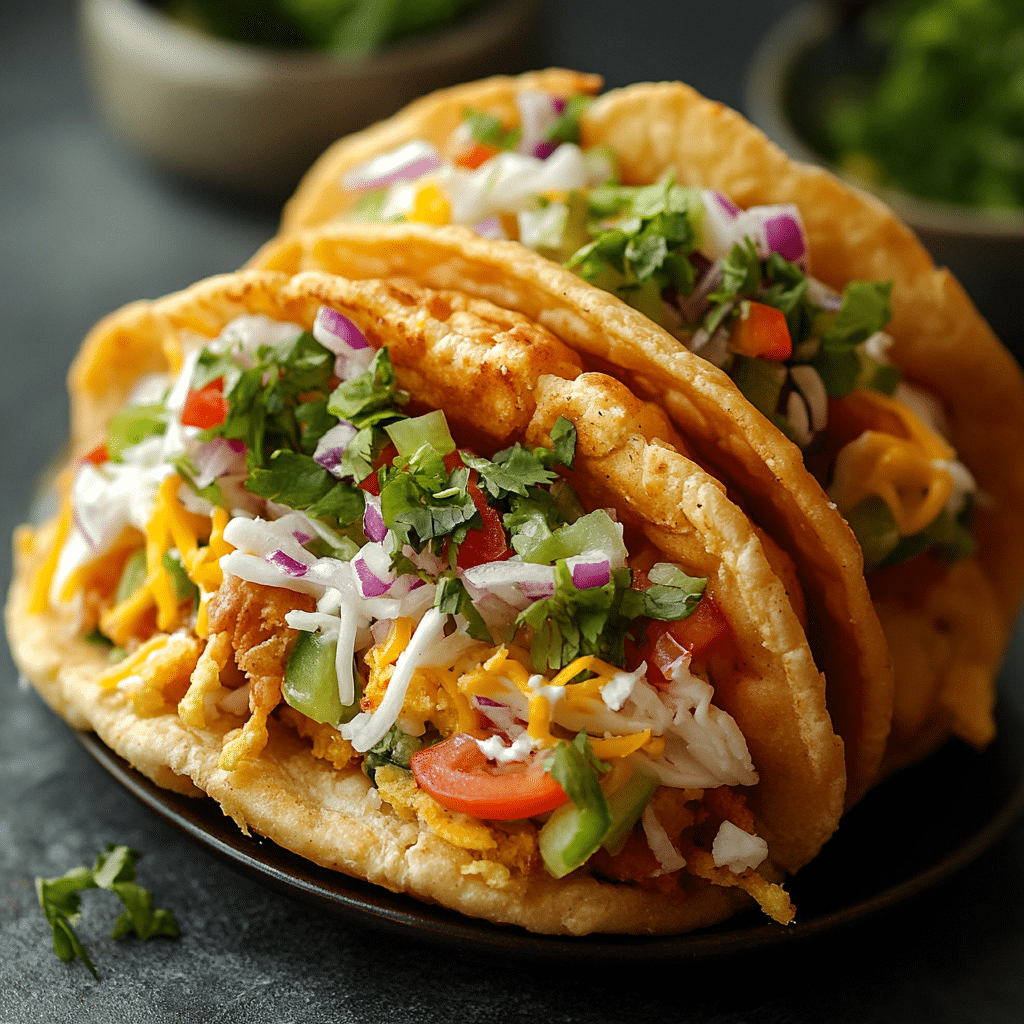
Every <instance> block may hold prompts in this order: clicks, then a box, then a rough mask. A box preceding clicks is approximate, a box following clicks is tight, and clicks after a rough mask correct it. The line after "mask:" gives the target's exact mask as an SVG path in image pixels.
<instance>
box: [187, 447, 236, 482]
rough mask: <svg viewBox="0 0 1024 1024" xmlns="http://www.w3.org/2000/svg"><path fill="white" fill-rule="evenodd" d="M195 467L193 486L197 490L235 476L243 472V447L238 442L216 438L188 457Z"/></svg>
mask: <svg viewBox="0 0 1024 1024" xmlns="http://www.w3.org/2000/svg"><path fill="white" fill-rule="evenodd" d="M190 461H191V462H192V465H193V466H194V467H195V470H196V476H195V480H194V481H193V482H194V483H195V486H196V488H197V489H198V490H202V489H203V488H204V487H209V485H210V484H212V483H213V482H214V480H218V479H220V477H222V476H227V475H229V474H230V475H232V476H233V475H236V474H238V473H241V472H244V470H245V445H244V444H243V443H242V442H241V441H238V440H228V439H227V438H223V437H216V438H214V439H213V440H212V441H208V442H206V443H205V444H201V445H200V446H199V447H198V448H197V449H196V450H195V451H194V452H193V453H192V454H191V456H190Z"/></svg>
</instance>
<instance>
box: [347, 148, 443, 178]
mask: <svg viewBox="0 0 1024 1024" xmlns="http://www.w3.org/2000/svg"><path fill="white" fill-rule="evenodd" d="M440 166H441V154H440V153H439V152H438V151H437V149H436V148H435V147H434V146H432V145H431V144H430V143H429V142H427V141H425V140H424V139H413V140H412V141H411V142H407V143H405V145H404V146H399V147H398V148H397V149H393V150H391V151H390V152H388V153H381V154H380V155H379V156H376V157H374V158H373V159H372V160H368V161H367V162H366V163H364V164H360V165H359V166H358V167H353V168H352V170H350V171H349V172H348V173H347V174H346V175H345V176H344V177H343V178H342V179H341V187H342V188H344V189H349V190H352V189H362V188H383V187H384V186H385V185H391V184H393V183H394V182H396V181H412V180H413V179H414V178H420V177H422V176H423V175H424V174H429V173H430V172H431V171H436V170H437V169H438V168H439V167H440Z"/></svg>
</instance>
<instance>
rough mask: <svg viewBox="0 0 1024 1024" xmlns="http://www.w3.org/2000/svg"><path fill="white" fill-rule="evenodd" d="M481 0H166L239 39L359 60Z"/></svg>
mask: <svg viewBox="0 0 1024 1024" xmlns="http://www.w3.org/2000/svg"><path fill="white" fill-rule="evenodd" d="M481 2H482V0H166V2H165V3H162V4H158V6H161V7H163V9H164V10H165V11H166V12H167V14H168V15H170V16H171V17H172V18H175V19H176V20H178V21H180V22H182V23H183V24H186V25H189V26H191V27H192V28H195V29H198V30H200V31H202V32H205V33H207V34H208V35H212V36H217V37H219V38H222V39H230V40H232V41H234V42H238V43H250V44H253V45H257V46H273V47H282V48H289V49H291V48H311V49H317V50H327V51H330V52H332V53H337V54H340V55H342V56H346V57H352V58H358V57H365V56H366V55H367V54H370V53H372V52H374V51H375V50H377V49H379V48H380V47H381V46H383V45H384V44H385V43H389V42H392V41H394V40H397V39H403V38H407V37H409V36H415V35H419V34H421V33H424V32H429V31H431V30H433V29H437V28H442V27H443V26H445V25H449V24H451V23H452V22H454V21H457V20H458V19H459V18H460V17H461V16H462V15H464V14H466V13H468V12H469V11H470V10H472V9H473V8H474V7H478V6H480V4H481Z"/></svg>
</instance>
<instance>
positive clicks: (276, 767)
mask: <svg viewBox="0 0 1024 1024" xmlns="http://www.w3.org/2000/svg"><path fill="white" fill-rule="evenodd" d="M71 390H72V402H73V409H74V416H73V420H74V442H75V454H74V457H73V459H72V461H70V462H69V463H68V465H67V466H66V467H65V470H64V473H63V476H62V483H61V489H62V493H63V510H62V512H61V513H60V515H58V516H57V517H56V518H55V519H54V520H53V521H51V522H50V523H48V524H46V525H44V526H42V527H40V528H38V529H31V528H28V527H25V528H23V530H22V531H21V532H20V533H19V535H18V537H17V543H16V548H17V570H16V579H15V582H14V585H13V588H12V591H11V595H10V598H9V602H8V607H7V625H8V633H9V637H10V642H11V646H12V650H13V651H14V653H15V657H16V659H17V661H18V664H19V666H20V667H21V669H22V670H23V671H24V672H25V674H26V675H27V676H28V677H29V678H30V679H31V680H32V681H33V682H34V683H35V685H36V686H37V687H38V689H39V690H40V692H41V693H42V694H43V696H44V697H45V699H46V700H47V701H48V702H49V703H50V705H51V706H52V707H54V708H55V709H56V710H57V711H59V712H60V713H61V714H62V715H63V716H64V717H65V718H66V719H67V720H68V721H69V722H70V723H71V724H73V725H75V726H76V727H78V728H91V729H94V730H95V731H96V732H97V733H98V734H99V736H100V737H101V738H102V739H103V741H104V742H105V743H106V744H108V745H109V746H110V747H111V748H112V749H113V750H115V751H116V752H117V753H119V754H120V755H121V756H122V757H124V758H126V759H127V760H128V761H129V762H130V763H131V764H132V765H133V766H135V767H136V768H137V769H138V770H139V771H141V772H143V773H144V774H146V775H147V776H148V777H150V778H152V779H153V780H154V781H156V782H157V783H158V784H160V785H162V786H165V787H168V788H172V789H175V790H177V791H179V792H183V793H190V794H193V795H200V794H203V793H205V794H207V795H209V796H211V797H212V798H213V799H215V800H217V801H218V802H219V803H220V805H221V807H222V808H223V810H224V812H225V814H227V815H230V816H231V817H232V818H234V820H235V821H236V822H237V823H238V824H239V826H240V827H241V828H243V829H247V830H248V829H251V830H252V831H254V832H257V833H259V834H261V835H264V836H267V837H269V838H270V839H273V840H274V841H275V842H277V843H279V844H280V845H282V846H285V847H287V848H288V849H291V850H293V851H295V852H297V853H299V854H301V855H302V856H305V857H307V858H309V859H311V860H313V861H316V862H317V863H319V864H322V865H324V866H327V867H330V868H333V869H336V870H338V871H342V872H345V873H347V874H350V875H355V876H358V877H361V878H366V879H369V880H370V881H372V882H375V883H377V884H380V885H384V886H387V887H388V888H390V889H392V890H395V891H400V892H407V893H410V894H411V895H414V896H417V897H419V898H421V899H425V900H429V901H433V902H437V903H440V904H442V905H444V906H447V907H451V908H453V909H456V910H459V911H461V912H463V913H466V914H470V915H473V916H477V917H483V918H486V919H488V920H491V921H496V922H505V923H515V924H519V925H522V926H524V927H526V928H529V929H532V930H535V931H542V932H562V933H570V934H582V933H586V932H591V931H619V932H672V931H684V930H687V929H690V928H695V927H701V926H704V925H708V924H711V923H713V922H715V921H719V920H722V919H723V918H725V917H727V916H729V915H730V914H731V913H732V912H733V911H735V910H736V909H738V908H740V907H742V906H744V905H745V904H748V903H749V902H750V898H751V897H753V899H754V900H756V901H757V902H758V903H760V905H761V906H762V907H763V908H764V910H765V911H766V912H767V913H768V914H769V915H770V916H771V917H773V918H774V919H775V920H778V921H780V922H783V923H785V922H788V921H789V920H791V919H792V916H793V908H792V907H791V906H790V903H789V899H788V897H787V896H786V893H785V891H784V889H783V888H782V886H781V883H782V882H783V880H784V874H785V873H786V872H790V871H794V870H796V869H798V868H799V867H800V866H801V865H803V864H805V863H806V862H807V861H808V860H809V859H811V858H812V857H813V856H814V855H815V854H816V853H817V851H818V850H819V849H820V847H821V845H822V844H823V843H824V842H825V841H826V840H827V839H828V837H829V836H830V835H831V834H832V832H833V830H834V829H835V827H836V825H837V823H838V820H839V816H840V813H841V811H842V807H843V792H844V782H845V771H844V763H843V753H842V742H841V741H840V740H839V738H838V737H836V735H835V733H834V732H833V729H832V727H831V723H830V720H829V715H828V712H827V709H826V706H825V689H824V682H823V680H822V677H821V674H820V673H819V671H818V670H817V668H816V666H815V664H814V661H813V658H812V655H811V652H810V649H809V648H808V645H807V641H806V638H805V635H804V631H803V628H802V626H801V624H800V620H799V614H798V613H799V607H794V601H795V594H794V597H792V598H791V596H790V595H789V594H788V593H787V587H786V585H785V584H784V583H783V581H782V578H780V575H779V574H780V573H781V574H783V575H787V576H788V575H790V574H791V573H790V571H789V570H787V568H786V566H787V560H786V557H785V555H784V554H783V553H782V552H781V551H780V550H779V549H778V548H777V547H776V546H775V545H774V544H773V543H772V542H771V540H770V539H769V538H768V537H767V536H765V535H763V534H761V533H759V531H758V530H757V529H756V528H755V527H754V526H753V525H752V524H751V522H750V521H749V519H748V518H747V516H746V515H745V514H744V513H743V511H742V510H741V509H739V508H738V507H737V506H736V505H734V504H733V503H732V502H731V501H730V500H729V498H728V497H727V495H726V491H725V488H724V486H723V485H722V484H721V483H719V482H718V481H717V480H716V479H714V478H713V477H711V476H709V475H708V474H707V473H706V472H705V471H704V470H703V469H701V468H700V466H699V465H697V464H696V463H695V462H693V461H692V460H691V459H690V458H688V456H687V454H686V443H685V441H684V439H683V438H681V437H680V436H679V434H678V432H677V431H676V430H675V428H674V427H673V426H672V424H671V423H670V422H669V420H668V418H667V417H666V416H665V414H664V412H663V411H662V410H661V409H660V407H658V406H656V405H653V404H650V403H645V402H643V401H641V400H639V399H637V398H635V397H634V396H633V395H632V394H631V393H630V392H629V391H628V390H627V389H626V388H625V387H624V386H623V385H622V384H621V383H619V382H617V381H615V380H614V379H612V378H610V377H606V376H604V375H602V374H598V373H585V372H583V368H582V365H581V363H580V360H579V358H578V356H577V355H576V353H575V351H574V350H573V349H572V348H571V347H569V346H567V345H566V344H565V343H564V342H563V341H562V340H561V338H560V337H559V334H558V332H557V331H554V330H549V329H547V328H545V327H543V326H541V325H540V324H538V323H536V322H535V321H533V320H531V319H530V318H528V317H526V316H524V315H522V314H520V313H518V312H516V311H514V310H510V309H507V308H505V307H503V306H501V305H500V304H496V303H492V302H489V301H487V300H483V299H479V298H475V297H472V296H468V295H466V294H465V293H463V292H461V291H458V290H453V289H449V290H434V289H427V288H422V287H420V286H417V285H415V284H412V283H410V282H408V281H402V280H399V279H388V280H362V281H352V280H348V279H344V278H341V277H337V276H332V275H329V274H325V273H320V272H310V273H304V274H299V275H297V276H288V275H285V274H281V273H275V272H259V271H249V272H242V273H239V274H235V275H229V276H225V277H221V278H214V279H211V280H208V281H205V282H201V283H199V284H197V285H195V286H194V287H192V288H190V289H188V290H187V291H185V292H182V293H180V294H177V295H173V296H170V297H168V298H166V299H162V300H158V301H156V302H151V303H150V302H146V303H138V304H136V305H134V306H129V307H126V308H125V309H124V310H121V311H119V312H117V313H115V314H113V315H111V316H110V317H108V318H107V319H106V320H104V321H103V322H101V324H100V325H98V326H97V328H95V329H94V331H93V332H92V333H91V334H90V336H89V337H88V338H87V339H86V342H85V344H84V346H83V349H82V352H81V354H80V355H79V357H78V359H77V361H76V363H75V366H74V367H73V370H72V374H71ZM796 604H797V606H798V605H799V602H796Z"/></svg>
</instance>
